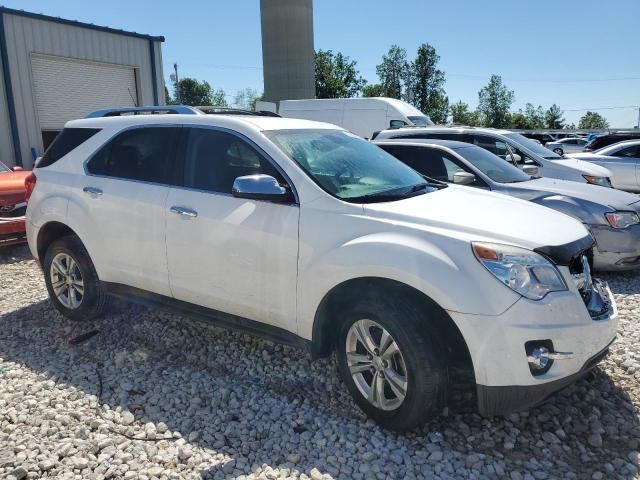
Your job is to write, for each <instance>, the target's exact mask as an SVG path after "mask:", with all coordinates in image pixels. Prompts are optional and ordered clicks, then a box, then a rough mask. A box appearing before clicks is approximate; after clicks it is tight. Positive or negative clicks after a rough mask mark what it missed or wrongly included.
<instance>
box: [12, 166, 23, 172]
mask: <svg viewBox="0 0 640 480" xmlns="http://www.w3.org/2000/svg"><path fill="white" fill-rule="evenodd" d="M11 170H13V171H14V172H22V171H23V170H24V168H22V167H18V166H15V167H11Z"/></svg>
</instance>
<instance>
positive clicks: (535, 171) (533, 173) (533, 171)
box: [522, 165, 538, 177]
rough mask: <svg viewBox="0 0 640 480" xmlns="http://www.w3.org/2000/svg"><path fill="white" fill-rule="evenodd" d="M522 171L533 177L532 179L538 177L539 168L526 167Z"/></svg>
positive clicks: (533, 166)
mask: <svg viewBox="0 0 640 480" xmlns="http://www.w3.org/2000/svg"><path fill="white" fill-rule="evenodd" d="M522 171H523V172H524V173H526V174H527V175H531V176H532V177H537V176H538V167H536V166H535V165H525V166H524V167H522Z"/></svg>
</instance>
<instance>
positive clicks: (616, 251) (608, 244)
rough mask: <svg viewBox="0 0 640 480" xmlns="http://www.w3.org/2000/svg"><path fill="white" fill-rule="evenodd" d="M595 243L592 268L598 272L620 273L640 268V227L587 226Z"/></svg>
mask: <svg viewBox="0 0 640 480" xmlns="http://www.w3.org/2000/svg"><path fill="white" fill-rule="evenodd" d="M587 228H589V231H590V232H591V235H593V238H594V239H595V241H596V245H595V248H594V249H593V268H594V269H595V270H599V271H620V270H633V269H636V268H640V225H632V226H630V227H628V228H622V229H620V228H613V227H610V226H608V225H587Z"/></svg>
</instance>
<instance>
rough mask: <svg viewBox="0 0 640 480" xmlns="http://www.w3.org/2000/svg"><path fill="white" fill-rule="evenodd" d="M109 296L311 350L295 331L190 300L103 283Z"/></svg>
mask: <svg viewBox="0 0 640 480" xmlns="http://www.w3.org/2000/svg"><path fill="white" fill-rule="evenodd" d="M103 283H104V285H105V286H106V288H107V292H108V293H109V295H111V296H112V297H115V298H119V299H121V300H125V301H127V302H132V303H137V304H140V305H146V306H160V307H165V308H168V309H170V310H173V311H175V312H176V313H179V314H181V315H185V316H188V317H191V318H194V319H196V320H199V321H205V322H207V323H209V324H212V325H215V326H217V327H222V328H225V329H229V330H235V331H239V332H242V333H248V334H249V335H252V336H254V337H260V338H263V339H265V340H269V341H272V342H275V343H281V344H285V345H290V346H293V347H296V348H301V349H303V350H306V351H307V352H309V353H310V352H311V341H310V340H306V339H304V338H302V337H299V336H298V335H296V334H295V333H292V332H290V331H288V330H285V329H283V328H280V327H274V326H272V325H267V324H265V323H261V322H257V321H255V320H250V319H248V318H244V317H239V316H237V315H232V314H230V313H224V312H219V311H217V310H213V309H210V308H206V307H201V306H199V305H194V304H192V303H188V302H183V301H182V300H176V299H175V298H170V297H166V296H164V295H159V294H157V293H152V292H147V291H145V290H141V289H139V288H135V287H129V286H127V285H122V284H119V283H111V282H103Z"/></svg>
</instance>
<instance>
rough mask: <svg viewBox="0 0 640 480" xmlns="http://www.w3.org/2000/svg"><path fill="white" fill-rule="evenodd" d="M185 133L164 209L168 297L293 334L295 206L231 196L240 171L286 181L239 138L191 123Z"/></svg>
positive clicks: (262, 153) (271, 165) (253, 146)
mask: <svg viewBox="0 0 640 480" xmlns="http://www.w3.org/2000/svg"><path fill="white" fill-rule="evenodd" d="M184 133H185V136H186V137H187V141H186V146H185V148H184V149H183V150H184V172H183V175H182V177H181V182H179V183H180V185H178V186H175V187H172V188H171V191H170V193H169V196H168V199H167V202H166V208H165V215H166V222H167V257H168V261H169V276H170V282H171V291H172V293H173V296H174V297H175V298H177V299H179V300H183V301H186V302H190V303H193V304H196V305H200V306H204V307H208V308H212V309H215V310H218V311H222V312H225V313H230V314H234V315H237V316H241V317H245V318H249V319H252V320H257V321H260V322H262V323H266V324H270V325H273V326H277V327H280V328H284V329H286V330H289V331H291V332H296V331H297V327H296V283H297V260H298V219H299V208H298V205H297V204H281V203H272V202H267V201H260V200H247V199H242V198H236V197H234V196H233V195H232V186H233V182H234V180H235V179H236V178H237V177H240V176H246V175H255V174H267V175H271V176H273V177H275V178H276V179H277V180H278V181H279V182H280V183H281V184H286V183H288V182H287V180H285V178H284V176H283V175H282V174H281V172H280V171H279V170H278V168H277V167H276V166H275V164H274V163H272V161H271V159H269V158H268V157H267V156H266V154H265V153H264V152H262V151H261V150H259V149H258V148H257V147H256V146H255V145H254V144H252V143H251V142H249V141H248V140H246V139H245V138H244V137H241V136H238V135H236V134H233V133H229V132H227V131H222V130H218V129H215V128H204V127H191V126H189V127H187V126H185V127H184Z"/></svg>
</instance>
